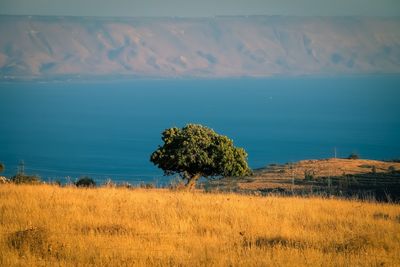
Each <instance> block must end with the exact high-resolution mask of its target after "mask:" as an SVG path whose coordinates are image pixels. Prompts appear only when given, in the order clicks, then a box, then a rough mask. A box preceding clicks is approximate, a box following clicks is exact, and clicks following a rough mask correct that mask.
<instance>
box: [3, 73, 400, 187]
mask: <svg viewBox="0 0 400 267" xmlns="http://www.w3.org/2000/svg"><path fill="white" fill-rule="evenodd" d="M399 100H400V76H398V77H357V78H291V79H283V78H279V79H278V78H276V79H263V80H256V79H242V80H212V81H198V80H195V81H192V80H168V81H160V80H158V81H143V80H141V81H133V82H132V81H130V82H114V83H110V82H108V83H42V84H39V83H33V84H32V83H29V84H28V83H24V84H22V83H15V84H5V83H3V84H0V129H1V130H0V161H1V162H4V163H5V164H6V172H5V175H12V174H14V173H15V172H16V169H17V164H18V162H19V161H20V160H24V162H25V170H26V172H27V173H29V174H38V175H40V176H42V178H45V179H48V178H53V179H55V178H61V179H62V180H63V179H64V178H63V177H67V176H70V177H73V178H75V177H79V176H81V175H90V176H92V177H94V178H96V179H98V180H101V179H105V178H107V177H112V178H113V179H114V180H124V181H130V182H137V181H143V180H144V181H158V182H163V181H166V178H163V177H162V172H161V171H160V170H158V169H157V168H156V167H154V166H153V165H152V164H151V163H150V162H149V155H150V154H151V152H152V151H154V150H155V149H156V148H157V146H158V145H159V144H161V139H160V134H161V132H162V131H163V130H164V129H165V128H168V127H172V126H183V125H185V124H186V123H189V122H193V123H201V124H204V125H207V126H209V127H211V128H213V129H214V130H215V131H217V132H219V133H221V134H225V135H228V136H229V137H231V138H232V139H233V140H234V141H235V144H236V145H238V146H241V147H244V148H245V149H246V151H247V152H248V154H249V163H250V165H251V167H253V168H257V167H262V166H265V165H266V164H268V163H284V162H289V161H296V160H300V159H311V158H313V159H314V158H327V157H332V156H333V155H334V154H333V153H334V148H335V147H336V149H337V153H338V156H341V157H345V156H348V155H349V154H350V153H352V152H356V153H358V154H360V155H361V156H362V157H365V158H373V159H392V158H399V157H400V142H399V138H400V101H399ZM64 181H65V180H64Z"/></svg>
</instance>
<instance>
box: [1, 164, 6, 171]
mask: <svg viewBox="0 0 400 267" xmlns="http://www.w3.org/2000/svg"><path fill="white" fill-rule="evenodd" d="M5 168H6V167H5V166H4V164H3V163H1V162H0V173H2V172H3V171H4V169H5Z"/></svg>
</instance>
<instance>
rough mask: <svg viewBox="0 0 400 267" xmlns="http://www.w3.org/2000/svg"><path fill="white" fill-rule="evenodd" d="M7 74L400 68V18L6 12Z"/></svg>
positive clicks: (2, 68)
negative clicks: (178, 16)
mask: <svg viewBox="0 0 400 267" xmlns="http://www.w3.org/2000/svg"><path fill="white" fill-rule="evenodd" d="M0 36H1V38H0V79H1V80H11V79H32V78H36V79H37V78H39V79H55V78H57V79H70V78H83V77H87V76H99V75H102V76H107V77H115V76H124V77H131V78H133V77H241V76H256V77H265V76H271V75H321V74H322V75H338V74H370V73H373V74H379V73H400V19H399V18H359V17H280V16H249V17H214V18H203V19H202V18H94V17H38V16H0Z"/></svg>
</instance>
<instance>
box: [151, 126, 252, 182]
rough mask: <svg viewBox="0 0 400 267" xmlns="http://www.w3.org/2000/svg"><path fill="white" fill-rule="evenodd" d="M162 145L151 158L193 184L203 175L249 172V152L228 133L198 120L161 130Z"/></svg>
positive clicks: (159, 165)
mask: <svg viewBox="0 0 400 267" xmlns="http://www.w3.org/2000/svg"><path fill="white" fill-rule="evenodd" d="M162 140H163V141H164V145H163V146H159V148H158V149H157V150H156V151H154V152H153V153H152V154H151V157H150V161H151V162H153V163H154V164H155V165H156V166H157V167H159V168H161V169H162V170H163V171H164V174H165V175H172V174H179V175H180V176H181V178H183V179H185V180H187V187H194V184H195V182H196V180H198V179H199V178H200V177H219V176H225V177H227V176H244V175H247V174H250V169H249V167H248V165H247V153H246V152H245V151H244V149H243V148H237V147H235V146H234V145H233V141H232V140H231V139H229V138H228V137H226V136H223V135H219V134H217V133H215V132H214V131H213V130H212V129H210V128H207V127H205V126H202V125H199V124H188V125H186V126H185V127H183V128H182V129H180V128H176V127H174V128H169V129H166V130H165V131H164V132H163V133H162Z"/></svg>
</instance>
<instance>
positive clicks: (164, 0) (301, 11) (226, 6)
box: [0, 0, 400, 17]
mask: <svg viewBox="0 0 400 267" xmlns="http://www.w3.org/2000/svg"><path fill="white" fill-rule="evenodd" d="M0 14H23V15H73V16H81V15H83V16H85V15H86V16H180V17H203V16H214V15H253V14H254V15H256V14H263V15H299V16H304V15H305V16H314V15H316V16H342V15H366V16H400V0H0Z"/></svg>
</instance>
